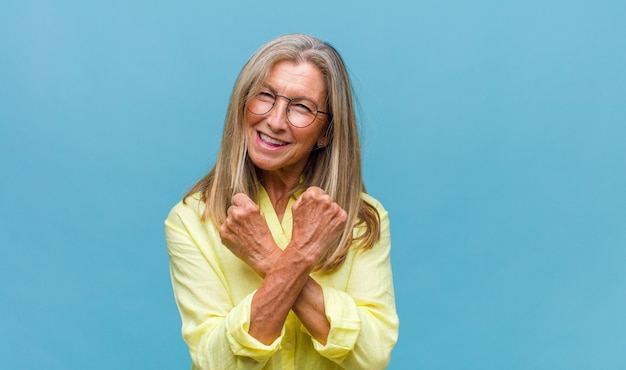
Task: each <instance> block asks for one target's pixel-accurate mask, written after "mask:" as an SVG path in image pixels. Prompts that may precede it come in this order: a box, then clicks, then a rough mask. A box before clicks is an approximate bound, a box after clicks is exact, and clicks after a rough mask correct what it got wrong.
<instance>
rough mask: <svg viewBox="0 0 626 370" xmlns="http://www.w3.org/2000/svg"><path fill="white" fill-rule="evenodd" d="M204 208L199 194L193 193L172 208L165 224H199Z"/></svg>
mask: <svg viewBox="0 0 626 370" xmlns="http://www.w3.org/2000/svg"><path fill="white" fill-rule="evenodd" d="M204 208H205V203H204V202H203V201H202V200H201V199H200V192H198V193H194V194H192V195H190V196H188V197H187V198H185V199H183V200H181V201H179V202H178V203H177V204H176V205H175V206H174V207H172V209H171V210H170V212H169V214H168V216H167V219H166V221H165V222H166V223H173V224H180V223H182V224H186V223H189V222H200V219H201V218H202V214H203V213H204Z"/></svg>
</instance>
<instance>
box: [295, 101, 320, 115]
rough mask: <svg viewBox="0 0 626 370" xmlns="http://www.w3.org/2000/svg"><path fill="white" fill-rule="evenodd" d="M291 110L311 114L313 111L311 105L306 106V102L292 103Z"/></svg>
mask: <svg viewBox="0 0 626 370" xmlns="http://www.w3.org/2000/svg"><path fill="white" fill-rule="evenodd" d="M291 108H292V109H295V110H297V111H299V112H302V113H312V112H314V111H315V109H313V107H312V106H311V104H310V103H309V104H307V102H298V101H294V102H292V103H291Z"/></svg>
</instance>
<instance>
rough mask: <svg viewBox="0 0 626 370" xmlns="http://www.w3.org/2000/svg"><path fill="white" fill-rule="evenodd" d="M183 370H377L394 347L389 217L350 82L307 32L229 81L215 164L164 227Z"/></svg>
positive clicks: (265, 52) (270, 48) (336, 59)
mask: <svg viewBox="0 0 626 370" xmlns="http://www.w3.org/2000/svg"><path fill="white" fill-rule="evenodd" d="M165 229H166V241H167V246H168V252H169V256H170V270H171V276H172V284H173V288H174V295H175V298H176V303H177V305H178V308H179V310H180V314H181V318H182V324H183V328H182V332H183V338H184V339H185V341H186V342H187V344H188V346H189V350H190V353H191V358H192V360H193V368H195V369H231V368H245V369H340V368H346V369H379V368H385V367H386V366H387V364H388V362H389V357H390V354H391V350H392V348H393V346H394V344H395V342H396V340H397V334H398V317H397V315H396V311H395V302H394V293H393V284H392V276H391V265H390V261H389V248H390V239H389V223H388V218H387V213H386V211H385V210H384V208H383V207H382V206H381V204H380V203H379V202H377V201H376V200H375V199H373V198H372V197H370V196H369V195H367V194H366V193H365V187H364V185H363V180H362V176H361V163H360V149H359V142H358V132H357V126H356V118H355V113H354V107H353V98H352V88H351V85H350V81H349V78H348V73H347V71H346V68H345V66H344V63H343V61H342V59H341V57H340V56H339V54H338V53H337V52H336V51H335V49H333V48H332V47H331V46H330V45H328V44H326V43H323V42H321V41H320V40H318V39H316V38H314V37H311V36H307V35H286V36H282V37H279V38H276V39H274V40H272V41H270V42H269V43H267V44H266V45H264V46H263V47H261V48H260V49H259V50H258V51H257V52H256V53H255V54H254V55H253V56H252V58H251V59H250V60H249V61H248V62H247V64H246V65H245V66H244V68H243V70H242V71H241V73H240V75H239V77H238V79H237V82H236V83H235V86H234V89H233V92H232V96H231V100H230V104H229V106H228V111H227V115H226V120H225V125H224V133H223V138H222V143H221V146H220V151H219V154H218V158H217V162H216V164H215V166H214V167H213V169H212V170H211V171H210V172H209V173H208V175H207V176H206V177H205V178H203V179H202V180H200V181H199V182H198V183H197V184H196V185H195V186H194V187H193V188H192V189H191V190H190V191H189V193H188V194H187V195H186V196H185V198H184V200H183V201H182V202H180V203H179V204H177V205H176V206H175V207H174V208H173V209H172V211H171V212H170V214H169V217H168V218H167V220H166V221H165Z"/></svg>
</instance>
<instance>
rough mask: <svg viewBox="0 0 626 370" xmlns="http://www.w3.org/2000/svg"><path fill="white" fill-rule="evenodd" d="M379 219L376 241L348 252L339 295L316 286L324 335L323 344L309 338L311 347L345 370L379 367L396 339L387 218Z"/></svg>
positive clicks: (383, 365)
mask: <svg viewBox="0 0 626 370" xmlns="http://www.w3.org/2000/svg"><path fill="white" fill-rule="evenodd" d="M373 202H374V204H375V205H376V206H377V210H378V212H379V216H380V227H381V233H380V239H379V241H378V242H377V243H376V244H375V245H374V246H373V247H372V248H371V249H368V250H358V251H356V252H354V254H353V255H352V258H351V260H349V261H348V260H346V262H345V263H349V264H350V265H348V266H344V268H349V269H350V274H349V279H348V284H347V288H346V290H345V291H342V290H339V289H336V288H333V287H329V286H324V285H322V289H323V294H324V307H325V310H326V317H327V318H328V320H329V322H330V332H329V334H328V338H327V342H326V345H322V344H321V343H319V342H318V341H316V340H315V339H314V338H312V341H313V346H314V348H315V349H316V350H317V351H318V352H319V353H320V354H321V355H322V356H324V357H326V358H328V359H330V360H332V361H334V362H336V363H337V364H339V365H340V366H341V367H343V368H346V369H384V368H386V367H387V365H388V363H389V360H390V357H391V351H392V349H393V347H394V345H395V343H396V342H397V339H398V326H399V320H398V316H397V313H396V307H395V298H394V289H393V279H392V274H391V263H390V248H391V239H390V233H389V218H388V214H387V212H386V211H385V210H384V208H382V206H381V205H380V203H378V202H376V201H373Z"/></svg>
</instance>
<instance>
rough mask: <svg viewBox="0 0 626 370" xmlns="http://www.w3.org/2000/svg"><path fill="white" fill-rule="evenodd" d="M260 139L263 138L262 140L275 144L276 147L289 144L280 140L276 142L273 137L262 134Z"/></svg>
mask: <svg viewBox="0 0 626 370" xmlns="http://www.w3.org/2000/svg"><path fill="white" fill-rule="evenodd" d="M259 137H260V138H261V140H263V141H265V142H266V143H270V144H274V145H285V144H287V143H286V142H284V141H280V140H276V139H272V138H271V137H269V136H267V135H265V134H262V133H260V132H259Z"/></svg>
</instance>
